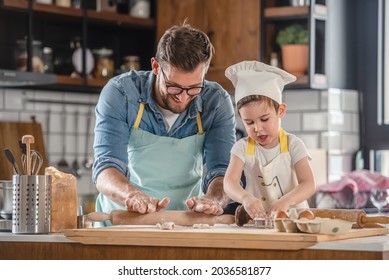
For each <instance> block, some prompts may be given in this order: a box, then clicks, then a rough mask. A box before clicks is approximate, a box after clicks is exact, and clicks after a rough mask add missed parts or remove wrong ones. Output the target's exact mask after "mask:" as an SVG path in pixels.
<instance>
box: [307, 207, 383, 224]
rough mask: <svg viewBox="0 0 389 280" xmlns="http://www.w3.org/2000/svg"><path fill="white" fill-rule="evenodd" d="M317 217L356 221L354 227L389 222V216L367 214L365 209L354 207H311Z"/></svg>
mask: <svg viewBox="0 0 389 280" xmlns="http://www.w3.org/2000/svg"><path fill="white" fill-rule="evenodd" d="M310 210H311V211H312V212H313V214H315V217H320V218H331V219H342V220H346V221H350V222H354V223H355V224H354V225H353V227H354V228H365V227H367V228H371V227H381V226H380V225H378V224H389V217H386V216H366V212H365V211H363V210H358V209H356V210H354V209H315V208H313V209H310Z"/></svg>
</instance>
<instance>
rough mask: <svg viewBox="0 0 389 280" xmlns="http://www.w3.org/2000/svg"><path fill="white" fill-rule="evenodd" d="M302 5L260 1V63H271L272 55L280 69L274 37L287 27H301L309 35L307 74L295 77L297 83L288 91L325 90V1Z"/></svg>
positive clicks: (306, 2)
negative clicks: (296, 24) (298, 25)
mask: <svg viewBox="0 0 389 280" xmlns="http://www.w3.org/2000/svg"><path fill="white" fill-rule="evenodd" d="M297 2H301V1H297ZM303 2H304V3H305V5H303V6H291V4H290V3H291V1H288V0H287V1H285V0H266V1H264V0H262V1H261V14H262V15H261V19H262V20H261V42H262V44H261V60H262V61H263V62H266V63H270V60H271V57H272V55H273V56H274V55H275V54H276V56H277V58H278V63H279V66H280V67H281V68H282V56H281V49H280V46H279V45H278V44H277V43H276V36H277V34H278V32H279V31H280V30H281V29H283V28H285V27H286V26H290V25H292V24H295V23H298V24H301V25H302V26H304V27H305V28H307V30H308V33H309V51H308V53H309V54H308V55H309V59H308V71H307V73H306V74H305V75H301V76H299V77H297V81H296V82H294V83H293V84H291V85H288V86H287V88H316V89H324V88H327V87H328V82H327V69H326V48H325V41H326V25H327V6H326V0H311V1H303Z"/></svg>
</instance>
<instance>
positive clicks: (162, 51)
mask: <svg viewBox="0 0 389 280" xmlns="http://www.w3.org/2000/svg"><path fill="white" fill-rule="evenodd" d="M214 52H215V51H214V48H213V46H212V43H211V41H210V40H209V38H208V36H207V35H206V34H205V33H204V32H202V31H201V30H198V29H196V28H193V27H191V26H190V25H189V24H187V23H186V20H185V22H184V23H183V24H182V25H181V26H177V25H175V26H172V27H171V28H169V29H168V30H166V32H165V34H164V35H163V36H162V38H161V39H160V41H159V43H158V48H157V53H156V55H155V57H156V59H157V61H158V63H160V64H161V65H162V66H163V65H166V64H169V65H171V66H173V67H175V68H178V69H180V70H183V71H186V72H192V71H194V70H195V69H196V68H197V66H198V65H199V64H200V63H205V66H206V69H208V67H209V64H210V62H211V59H212V57H213V54H214Z"/></svg>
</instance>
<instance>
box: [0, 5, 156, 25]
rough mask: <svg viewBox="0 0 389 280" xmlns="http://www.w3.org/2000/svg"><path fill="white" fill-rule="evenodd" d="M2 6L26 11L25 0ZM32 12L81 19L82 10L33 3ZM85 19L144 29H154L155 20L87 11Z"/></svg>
mask: <svg viewBox="0 0 389 280" xmlns="http://www.w3.org/2000/svg"><path fill="white" fill-rule="evenodd" d="M3 6H4V7H5V8H13V9H23V10H26V11H27V9H28V1H27V0H4V2H3ZM32 10H33V11H35V12H39V13H45V14H51V15H60V16H66V17H71V18H80V19H81V18H82V17H83V11H82V9H75V8H66V7H60V6H56V5H49V4H38V3H33V5H32ZM86 17H87V19H88V20H92V21H94V22H101V23H104V24H107V23H108V24H112V25H129V26H136V27H144V28H150V29H151V28H155V20H154V19H152V18H137V17H132V16H129V15H125V14H119V13H109V12H97V11H95V10H87V16H86Z"/></svg>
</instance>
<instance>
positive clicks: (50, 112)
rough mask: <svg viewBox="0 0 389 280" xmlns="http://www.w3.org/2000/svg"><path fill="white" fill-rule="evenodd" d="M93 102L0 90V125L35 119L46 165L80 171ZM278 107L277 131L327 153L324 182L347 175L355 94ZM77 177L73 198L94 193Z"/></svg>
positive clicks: (87, 153)
mask: <svg viewBox="0 0 389 280" xmlns="http://www.w3.org/2000/svg"><path fill="white" fill-rule="evenodd" d="M97 100H98V95H96V94H88V93H71V92H54V91H41V90H21V89H0V121H26V122H29V121H31V117H32V116H33V117H35V120H36V121H37V122H39V123H41V125H42V130H43V137H44V141H45V146H46V153H47V157H48V159H49V164H50V165H53V166H56V165H57V163H58V162H59V161H60V160H61V159H63V158H64V159H65V160H66V161H67V162H68V164H69V165H71V164H72V163H73V162H74V161H75V160H76V159H77V161H78V163H79V164H80V165H81V166H83V163H84V162H85V161H86V160H89V159H90V158H93V138H94V133H93V130H94V124H95V116H94V107H95V104H96V103H97ZM40 101H46V102H40ZM47 101H50V102H47ZM284 101H285V102H286V103H287V114H286V117H285V118H284V119H283V120H282V126H283V128H284V129H285V130H286V131H288V132H291V133H294V134H296V135H298V136H299V137H300V138H301V139H302V140H303V141H304V143H305V145H306V146H307V148H308V149H324V150H326V151H327V159H328V161H327V165H328V166H327V170H328V176H327V177H328V181H329V182H331V181H334V180H338V179H339V178H340V177H341V176H342V175H343V174H345V173H347V172H349V171H351V169H352V167H353V163H352V160H353V154H354V153H355V152H356V151H357V150H358V149H359V144H360V143H359V94H358V92H356V91H353V90H343V89H328V90H322V91H320V90H289V91H286V92H285V94H284ZM88 104H90V105H88ZM89 117H90V123H89V129H88V130H87V126H88V124H87V122H88V118H89ZM237 119H238V121H240V119H239V117H237ZM76 122H77V125H76ZM76 128H77V131H76ZM87 140H88V141H87ZM63 147H65V152H63ZM81 171H82V177H81V179H80V180H78V186H79V193H80V194H89V193H96V189H95V187H94V185H93V183H92V180H91V170H90V169H86V168H84V167H83V168H82V169H81Z"/></svg>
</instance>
